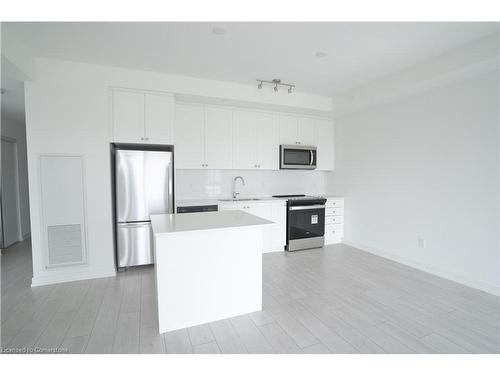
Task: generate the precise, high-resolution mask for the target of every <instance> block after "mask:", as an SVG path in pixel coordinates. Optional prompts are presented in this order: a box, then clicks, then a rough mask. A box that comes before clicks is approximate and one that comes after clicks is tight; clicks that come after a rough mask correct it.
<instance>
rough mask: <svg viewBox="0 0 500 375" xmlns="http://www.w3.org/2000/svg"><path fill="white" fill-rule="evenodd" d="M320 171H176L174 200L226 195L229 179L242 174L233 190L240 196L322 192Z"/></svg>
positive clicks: (230, 190)
mask: <svg viewBox="0 0 500 375" xmlns="http://www.w3.org/2000/svg"><path fill="white" fill-rule="evenodd" d="M330 174H331V172H321V171H286V170H283V171H250V170H241V171H240V170H231V171H227V170H208V171H203V170H202V171H198V170H187V169H186V170H182V169H179V170H177V175H176V182H175V184H176V199H178V200H183V199H203V198H230V197H231V196H232V193H233V191H232V190H233V178H234V177H235V176H238V175H239V176H242V177H243V178H244V179H245V186H242V185H241V181H238V185H237V191H239V192H240V193H241V195H240V196H241V197H244V196H268V197H270V196H272V195H276V194H324V193H325V176H328V175H330Z"/></svg>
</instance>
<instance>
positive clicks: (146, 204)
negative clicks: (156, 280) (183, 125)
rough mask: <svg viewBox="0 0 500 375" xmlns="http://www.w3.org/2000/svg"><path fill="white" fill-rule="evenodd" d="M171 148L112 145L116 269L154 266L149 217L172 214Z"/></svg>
mask: <svg viewBox="0 0 500 375" xmlns="http://www.w3.org/2000/svg"><path fill="white" fill-rule="evenodd" d="M173 161H174V160H173V149H172V147H171V146H152V145H124V144H115V145H114V177H115V178H114V197H115V219H116V232H115V233H116V262H117V267H118V268H123V267H130V266H138V265H144V264H152V263H154V252H153V233H152V229H151V219H150V215H153V214H169V213H173V207H174V205H173V195H174V188H173V170H174V168H173Z"/></svg>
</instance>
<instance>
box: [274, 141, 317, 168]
mask: <svg viewBox="0 0 500 375" xmlns="http://www.w3.org/2000/svg"><path fill="white" fill-rule="evenodd" d="M316 153H317V150H316V147H313V146H287V145H281V146H280V168H281V169H316V160H317V157H316Z"/></svg>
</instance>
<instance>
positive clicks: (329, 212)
mask: <svg viewBox="0 0 500 375" xmlns="http://www.w3.org/2000/svg"><path fill="white" fill-rule="evenodd" d="M336 215H337V216H338V215H340V216H343V215H344V209H343V208H342V207H327V208H326V209H325V216H336Z"/></svg>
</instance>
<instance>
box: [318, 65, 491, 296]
mask: <svg viewBox="0 0 500 375" xmlns="http://www.w3.org/2000/svg"><path fill="white" fill-rule="evenodd" d="M497 69H498V68H497ZM498 103H499V72H498V70H496V71H493V72H491V71H487V72H486V73H484V74H479V75H475V76H473V77H467V78H466V79H464V80H461V81H457V82H455V83H453V84H448V85H446V86H444V87H439V88H433V89H429V90H428V91H425V92H420V93H418V94H415V95H413V96H408V97H404V98H402V99H399V100H395V101H393V102H391V103H382V104H378V105H375V106H371V107H370V108H368V109H364V110H362V109H360V110H358V111H357V112H355V113H352V114H349V115H346V116H342V117H338V118H337V119H336V170H335V172H334V173H333V174H332V176H331V177H329V178H328V179H327V191H328V192H329V193H332V194H338V195H343V196H345V202H346V203H345V242H347V243H350V244H352V245H355V246H357V247H359V248H362V249H365V250H368V251H372V252H374V253H377V254H380V255H383V256H386V257H388V258H391V259H394V260H397V261H400V262H402V263H406V264H408V265H411V266H414V267H417V268H420V269H423V270H426V271H429V272H432V273H435V274H437V275H441V276H443V277H446V278H449V279H452V280H455V281H458V282H461V283H464V284H467V285H470V286H472V287H476V288H479V289H482V290H485V291H488V292H492V293H496V294H498V291H499V290H498V287H499V269H498V266H499V238H498V236H499V234H498V228H499V145H498V142H499V137H498V131H499V130H498V124H499V106H498ZM418 238H424V239H425V240H426V247H425V248H420V247H418V246H417V239H418Z"/></svg>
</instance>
